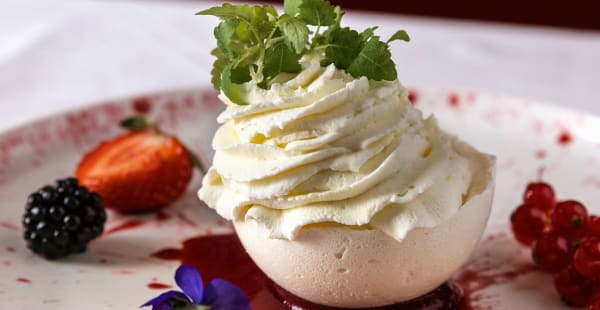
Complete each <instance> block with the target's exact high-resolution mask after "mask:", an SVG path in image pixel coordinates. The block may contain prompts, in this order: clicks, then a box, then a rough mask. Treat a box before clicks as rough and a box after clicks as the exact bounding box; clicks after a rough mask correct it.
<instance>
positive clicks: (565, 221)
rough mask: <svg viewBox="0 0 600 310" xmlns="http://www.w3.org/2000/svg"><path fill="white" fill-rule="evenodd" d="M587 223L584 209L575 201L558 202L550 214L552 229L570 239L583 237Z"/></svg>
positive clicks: (586, 214)
mask: <svg viewBox="0 0 600 310" xmlns="http://www.w3.org/2000/svg"><path fill="white" fill-rule="evenodd" d="M587 222H588V213H587V210H586V208H585V207H584V206H583V205H582V204H581V203H579V202H577V201H575V200H567V201H561V202H559V203H558V204H557V205H556V208H554V213H553V214H552V228H553V229H554V230H556V231H558V232H561V233H563V234H565V235H567V236H569V237H572V238H578V237H579V238H580V237H583V236H584V235H585V228H586V226H587Z"/></svg>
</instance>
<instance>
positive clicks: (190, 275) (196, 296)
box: [175, 265, 204, 305]
mask: <svg viewBox="0 0 600 310" xmlns="http://www.w3.org/2000/svg"><path fill="white" fill-rule="evenodd" d="M175 282H176V283H177V285H178V286H179V287H180V288H181V289H182V290H183V292H184V293H185V294H186V295H187V296H188V297H189V298H190V299H191V300H192V301H193V303H194V305H199V304H201V303H202V297H203V293H204V292H203V291H204V285H203V284H202V277H201V276H200V273H199V272H198V270H196V268H194V267H192V266H188V265H181V266H180V267H179V268H177V271H175Z"/></svg>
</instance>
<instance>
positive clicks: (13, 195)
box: [0, 88, 600, 310]
mask: <svg viewBox="0 0 600 310" xmlns="http://www.w3.org/2000/svg"><path fill="white" fill-rule="evenodd" d="M410 95H411V97H412V98H411V99H412V100H413V102H414V104H415V105H416V106H417V107H418V108H420V109H421V110H423V111H424V113H425V115H428V114H430V113H435V115H436V117H437V118H438V119H439V121H440V125H441V127H442V128H444V129H446V130H447V131H449V132H452V133H455V134H457V135H458V136H460V137H462V138H463V139H464V140H466V141H468V142H470V143H472V144H473V145H474V146H475V147H477V148H478V149H480V150H482V151H485V152H488V153H491V154H495V155H496V156H497V159H498V161H497V180H496V196H495V201H494V207H493V211H492V215H491V218H490V222H489V225H488V228H487V231H486V235H485V236H484V238H483V239H482V241H481V244H480V245H479V246H478V248H477V250H476V252H475V253H474V255H473V257H472V259H471V261H470V262H469V263H467V264H466V265H465V267H464V268H463V269H462V270H461V271H460V272H458V273H457V275H456V281H457V282H458V283H459V284H461V285H462V287H463V289H464V290H465V295H466V298H467V299H468V300H467V301H468V305H469V306H468V307H470V308H472V309H538V308H540V309H541V308H544V309H563V308H564V306H563V305H562V304H561V302H560V299H559V297H558V295H557V294H556V293H555V292H554V289H553V286H552V285H551V281H552V278H551V276H549V275H546V274H544V273H542V272H539V271H536V270H535V268H534V267H533V266H532V264H531V259H530V254H529V251H528V250H527V249H525V248H523V247H521V246H519V245H518V244H517V243H516V241H514V239H513V238H512V235H511V233H510V228H509V224H508V223H509V220H508V219H509V215H510V213H511V211H512V210H513V209H514V208H515V206H516V205H518V204H519V202H520V200H521V194H522V190H523V189H524V188H525V185H526V183H527V182H529V181H531V180H535V179H537V178H538V176H539V174H540V173H542V172H543V177H544V179H545V180H547V181H549V182H550V183H551V184H553V185H554V186H555V189H556V190H557V193H558V195H559V198H575V199H578V200H580V201H582V202H583V203H584V204H586V205H587V206H588V208H589V209H590V211H591V212H594V213H599V212H600V205H599V204H597V201H599V200H600V174H599V173H598V171H600V134H599V133H600V119H599V118H597V117H595V116H591V115H587V114H584V113H580V112H576V111H571V110H566V109H562V108H558V107H554V106H551V105H544V104H540V103H536V102H533V101H530V100H523V99H515V98H510V97H504V96H496V95H489V94H480V93H474V92H455V91H448V90H431V89H422V88H412V89H411V91H410ZM221 110H222V104H221V103H220V102H219V101H218V99H217V98H216V93H215V92H214V90H212V89H208V88H206V89H197V90H181V91H174V92H169V93H161V94H154V95H148V96H140V97H135V98H129V99H124V100H115V101H110V102H105V103H102V104H98V105H95V106H91V107H89V108H85V109H82V110H78V111H72V112H68V113H65V114H62V115H56V116H52V117H49V118H45V119H42V120H38V121H35V122H32V123H29V124H25V125H23V126H21V127H19V128H15V129H12V130H10V131H7V132H4V133H2V134H0V200H1V201H2V207H1V208H0V301H2V304H4V305H11V309H35V308H38V307H43V308H44V309H78V308H82V307H83V308H85V309H111V308H113V309H134V308H137V307H139V305H141V304H142V303H144V302H145V301H146V300H148V299H150V298H152V297H154V296H156V295H158V294H159V293H160V292H162V291H164V290H167V289H169V288H171V287H175V285H174V281H173V273H174V270H175V269H176V267H177V266H178V265H179V264H180V262H178V261H177V259H179V258H181V253H182V251H183V253H184V254H185V256H186V257H188V259H189V257H192V258H193V257H195V258H198V259H200V260H201V261H203V264H204V266H208V268H207V269H210V264H213V263H214V264H215V265H217V264H219V265H221V266H222V265H223V264H224V260H223V259H225V264H226V267H227V268H230V269H232V270H233V269H235V268H237V267H239V266H238V264H242V263H243V262H239V261H236V260H235V259H233V258H232V259H231V260H227V255H229V254H228V253H229V252H226V251H225V252H223V251H219V250H220V249H219V248H218V245H217V244H215V245H214V246H213V247H212V248H211V247H210V244H208V245H207V244H206V243H203V244H202V245H201V248H194V246H193V245H194V242H191V241H194V240H197V239H193V238H196V237H198V236H205V235H212V234H231V233H232V232H233V230H232V228H231V225H230V224H229V223H226V222H224V221H223V220H221V219H220V217H218V216H217V215H216V214H215V213H214V212H213V211H212V210H210V209H208V208H207V207H206V206H205V205H204V204H202V203H201V202H200V201H198V199H197V198H196V190H197V188H198V187H199V186H200V176H199V175H196V176H195V178H194V180H193V181H192V183H191V184H190V187H189V190H188V192H187V193H186V195H185V196H184V197H183V198H181V199H180V200H178V201H177V202H176V203H174V204H173V205H171V206H169V207H168V208H165V209H163V210H162V211H161V212H158V213H150V214H141V215H127V216H125V215H119V214H116V213H112V212H109V217H108V222H107V224H106V226H105V233H104V235H103V236H102V237H100V238H99V239H97V240H95V241H93V242H92V243H91V244H90V245H89V249H88V251H87V252H86V253H84V254H81V255H72V256H70V257H68V258H66V259H61V260H58V261H47V260H44V259H42V258H40V257H38V256H36V255H34V254H32V253H31V252H30V251H29V250H28V249H27V248H26V246H25V242H24V241H23V239H22V229H21V224H20V221H21V216H22V213H23V211H24V209H23V206H24V204H25V200H26V198H27V196H28V194H29V193H31V192H33V191H35V190H36V189H38V188H39V187H41V186H43V185H45V184H47V183H51V182H53V181H54V180H55V179H57V178H63V177H66V176H69V175H72V174H73V172H74V169H75V166H76V164H77V163H78V161H79V159H80V158H81V156H82V155H83V154H84V153H85V152H86V151H88V150H89V149H91V148H92V147H93V146H95V145H96V144H97V143H98V142H99V141H101V140H103V139H106V138H109V137H111V136H114V135H116V134H118V133H119V132H120V130H119V129H118V126H117V124H118V122H119V120H121V119H123V118H125V117H127V116H130V115H131V114H134V113H136V114H146V115H148V116H149V117H151V118H154V119H155V120H156V121H157V122H158V123H159V124H160V125H161V127H163V129H164V130H165V131H167V132H172V133H177V134H178V135H179V137H180V138H181V139H182V140H183V141H185V142H186V143H187V144H188V145H189V146H190V147H191V148H192V149H193V150H195V151H196V152H198V154H199V155H200V157H201V159H202V160H203V161H204V162H209V161H210V158H211V157H212V151H211V147H210V142H211V139H212V136H213V133H214V130H215V129H216V126H217V124H216V122H215V118H216V115H217V114H218V113H219V112H220V111H221ZM186 240H188V241H187V242H184V241H186ZM190 240H191V241H190ZM227 240H230V241H231V242H235V239H233V238H229V239H227ZM165 249H166V250H165ZM213 252H215V253H220V254H218V255H216V256H215V254H214V253H213ZM219 255H220V256H219ZM232 255H233V254H232ZM439 256H440V259H443V256H444V253H439ZM215 257H219V258H218V259H219V261H217V258H215ZM227 264H229V265H227ZM213 271H214V270H213ZM213 271H210V270H205V271H202V270H201V272H202V273H203V274H205V272H209V273H210V272H213ZM234 278H235V277H234ZM238 278H239V277H238ZM205 280H206V279H205ZM252 298H253V300H251V303H252V304H253V305H255V308H256V305H257V302H258V301H256V300H258V299H260V298H261V297H260V294H258V295H256V296H254V297H252ZM257 309H259V310H262V309H260V308H257ZM265 310H269V309H265Z"/></svg>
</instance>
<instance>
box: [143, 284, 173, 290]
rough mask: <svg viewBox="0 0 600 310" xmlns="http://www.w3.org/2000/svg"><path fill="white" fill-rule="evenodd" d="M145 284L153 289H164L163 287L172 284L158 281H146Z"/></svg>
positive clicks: (168, 286)
mask: <svg viewBox="0 0 600 310" xmlns="http://www.w3.org/2000/svg"><path fill="white" fill-rule="evenodd" d="M146 286H147V287H148V288H149V289H153V290H164V289H167V288H171V287H173V286H171V285H169V284H164V283H158V282H152V283H148V285H146Z"/></svg>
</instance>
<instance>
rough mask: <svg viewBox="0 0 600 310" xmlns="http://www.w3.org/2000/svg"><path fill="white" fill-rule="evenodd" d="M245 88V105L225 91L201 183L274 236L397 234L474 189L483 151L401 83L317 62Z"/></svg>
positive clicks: (237, 215)
mask: <svg viewBox="0 0 600 310" xmlns="http://www.w3.org/2000/svg"><path fill="white" fill-rule="evenodd" d="M243 88H244V91H245V96H246V97H245V98H246V99H247V101H248V102H249V103H250V104H249V105H246V106H239V105H235V104H233V103H231V102H230V100H229V99H228V98H227V97H226V96H224V95H222V94H221V95H220V99H221V100H222V101H224V102H225V104H226V105H227V109H226V110H225V111H224V112H223V113H222V114H221V115H220V116H219V117H218V121H219V123H220V124H222V125H221V127H220V128H219V129H218V130H217V132H216V134H215V137H214V140H213V148H214V149H215V156H214V160H213V166H212V167H211V168H210V169H209V171H208V173H207V175H206V176H205V177H204V179H203V183H202V188H201V189H200V191H199V196H200V198H201V199H202V200H204V201H205V202H206V203H207V204H208V206H210V207H211V208H214V209H216V211H217V212H218V213H219V214H220V215H221V216H223V217H224V218H227V219H230V220H234V221H247V220H256V221H257V222H259V223H261V224H262V225H264V226H265V227H266V228H267V229H268V231H269V232H270V234H271V237H273V238H283V239H290V240H291V239H294V237H295V236H296V235H297V234H298V233H300V232H301V229H302V228H303V227H307V226H308V225H316V224H318V225H346V226H350V227H353V228H357V229H379V230H382V231H383V232H385V233H387V234H388V235H390V236H392V237H394V238H396V239H398V240H401V239H403V238H404V237H405V235H406V234H407V233H408V232H409V231H410V230H411V229H413V228H415V227H433V226H435V225H438V224H439V223H441V222H443V221H444V220H445V219H447V218H449V217H450V216H451V215H452V214H454V213H455V212H456V211H457V210H458V209H459V208H460V207H461V206H462V204H463V202H464V199H465V196H466V195H467V193H468V192H469V187H470V184H471V180H472V176H473V174H474V169H475V168H474V167H473V165H472V164H471V161H472V160H471V158H470V157H472V156H476V152H471V151H472V150H471V149H468V150H465V149H464V147H460V146H457V143H458V142H457V141H456V139H455V138H453V137H451V136H449V135H447V134H445V133H444V132H442V131H441V130H440V129H439V127H438V126H437V122H436V120H435V119H434V118H433V117H429V118H427V119H423V117H422V115H421V112H420V111H418V110H417V109H415V108H414V107H413V106H412V105H411V104H410V102H409V100H408V97H407V91H406V89H405V88H404V87H402V85H401V84H400V83H399V82H398V81H394V82H385V81H384V82H369V81H368V80H367V79H366V78H358V79H356V78H353V77H352V76H350V75H348V74H347V73H345V72H344V71H342V70H338V69H336V68H335V67H334V66H333V65H331V66H329V67H326V68H323V67H321V66H319V64H318V63H315V62H312V63H310V62H309V63H305V64H304V65H303V70H302V71H301V72H300V73H299V74H297V75H295V76H293V77H292V78H291V79H290V80H287V81H284V82H281V83H275V84H273V85H272V86H271V88H270V89H269V90H264V89H261V88H259V87H258V86H257V85H256V84H254V83H252V82H249V83H246V84H244V85H243ZM461 149H462V150H461Z"/></svg>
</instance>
